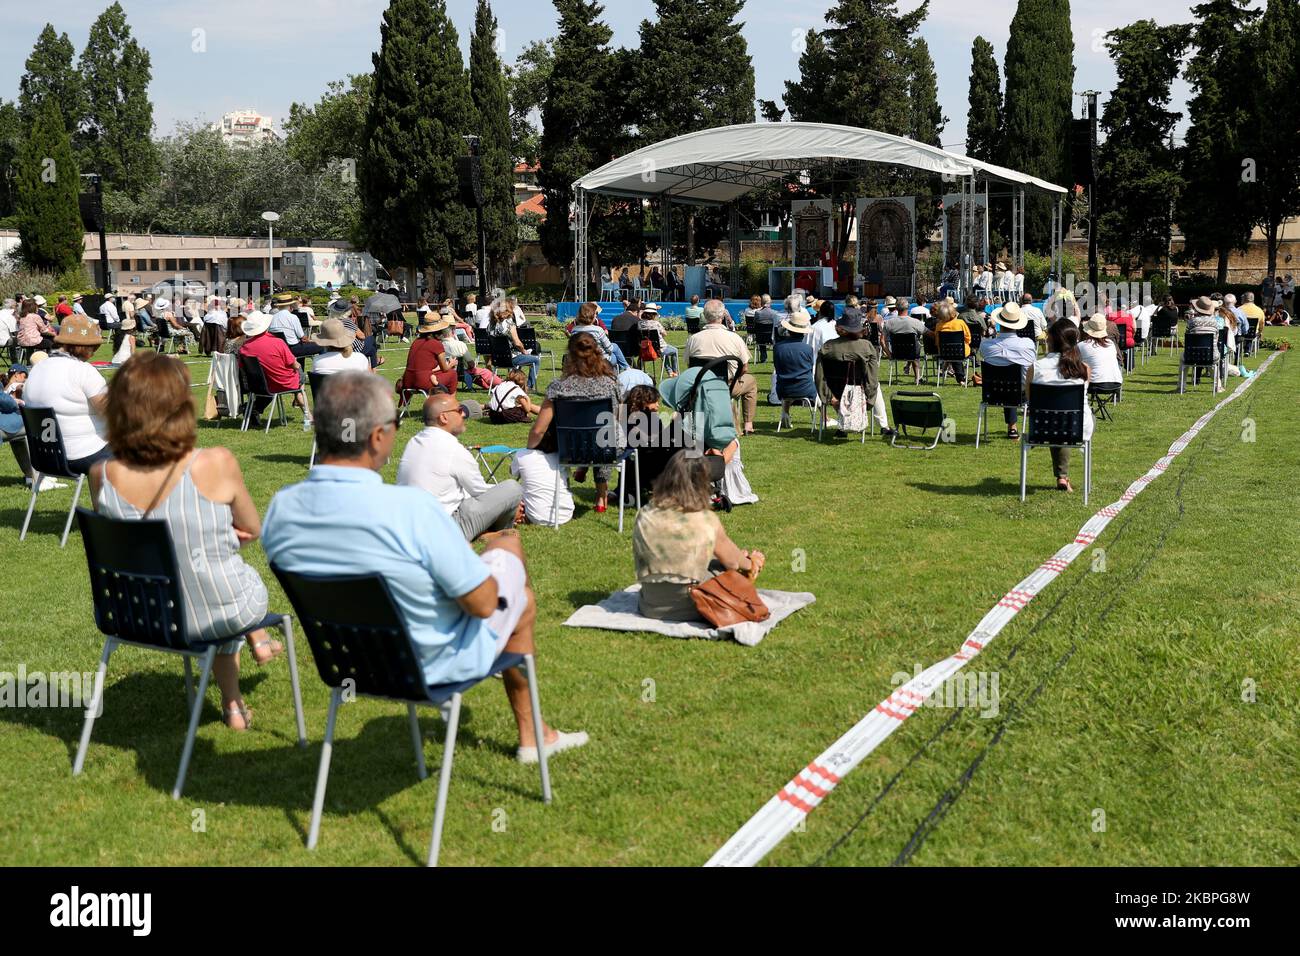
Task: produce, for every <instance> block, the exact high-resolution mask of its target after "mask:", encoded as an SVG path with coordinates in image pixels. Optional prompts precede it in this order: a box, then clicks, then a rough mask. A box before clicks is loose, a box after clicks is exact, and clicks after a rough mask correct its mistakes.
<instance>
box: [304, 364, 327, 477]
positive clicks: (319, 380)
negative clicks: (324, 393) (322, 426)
mask: <svg viewBox="0 0 1300 956" xmlns="http://www.w3.org/2000/svg"><path fill="white" fill-rule="evenodd" d="M327 378H329V376H328V375H326V374H324V373H323V372H308V373H307V384H308V385H310V386H311V401H312V404H313V405H314V404H316V402H317V400H319V398H320V390H321V388H323V387H324V385H325V380H326V379H327ZM315 467H316V432H315V429H313V430H312V436H311V458H309V459H308V461H307V470H308V471H310V470H311V469H313V468H315Z"/></svg>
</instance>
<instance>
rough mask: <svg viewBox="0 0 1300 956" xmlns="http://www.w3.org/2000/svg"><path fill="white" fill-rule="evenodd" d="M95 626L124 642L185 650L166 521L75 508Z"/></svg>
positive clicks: (180, 599)
mask: <svg viewBox="0 0 1300 956" xmlns="http://www.w3.org/2000/svg"><path fill="white" fill-rule="evenodd" d="M77 525H78V527H79V528H80V529H81V541H82V544H83V545H84V546H85V549H86V564H87V566H88V567H89V569H90V594H91V598H92V599H93V600H94V603H95V625H96V626H97V627H98V628H99V629H100V631H101V632H103V633H104V634H108V635H109V636H111V637H120V638H121V639H122V640H124V641H135V642H136V643H139V644H153V645H155V646H157V647H167V648H172V649H174V650H185V649H186V648H188V647H189V646H190V645H189V641H188V640H187V639H186V636H185V604H184V598H183V597H182V595H181V588H180V583H179V582H180V578H179V575H178V574H177V571H176V549H175V547H174V546H173V544H172V536H171V532H170V531H169V530H168V528H167V522H165V521H155V520H152V519H150V520H145V521H134V520H128V519H120V518H109V517H107V516H105V515H101V514H96V513H95V512H93V511H91V510H89V509H88V508H78V509H77Z"/></svg>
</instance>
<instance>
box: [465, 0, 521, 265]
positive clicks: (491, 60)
mask: <svg viewBox="0 0 1300 956" xmlns="http://www.w3.org/2000/svg"><path fill="white" fill-rule="evenodd" d="M497 37H498V33H497V20H496V17H494V16H493V15H492V8H491V7H490V6H489V5H488V2H487V0H479V2H478V8H477V10H476V11H475V14H474V33H473V34H472V35H471V37H470V41H469V85H470V94H471V96H472V97H473V100H474V109H475V112H476V113H477V114H478V126H477V128H476V130H475V132H477V133H478V137H479V155H480V156H482V157H483V159H482V162H483V199H484V206H483V229H484V232H485V234H486V237H487V257H488V261H487V263H484V264H483V265H484V268H487V269H488V275H489V276H499V275H500V274H501V272H502V268H503V267H504V266H505V265H506V264H507V263H508V262H509V261H510V259H511V257H512V256H513V255H514V253H515V246H516V244H517V242H518V237H519V227H518V222H517V221H516V219H515V188H514V182H515V179H514V171H515V157H514V154H513V153H512V152H511V148H510V147H511V136H510V97H509V94H508V93H507V91H506V77H505V72H504V70H503V69H502V66H501V58H500V57H499V56H498V55H497ZM489 266H490V268H489Z"/></svg>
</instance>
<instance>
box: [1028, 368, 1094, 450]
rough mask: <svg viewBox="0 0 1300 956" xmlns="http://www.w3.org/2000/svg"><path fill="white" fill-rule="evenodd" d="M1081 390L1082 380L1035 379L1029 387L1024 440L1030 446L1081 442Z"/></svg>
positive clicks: (1082, 421)
mask: <svg viewBox="0 0 1300 956" xmlns="http://www.w3.org/2000/svg"><path fill="white" fill-rule="evenodd" d="M1085 391H1086V387H1085V386H1084V384H1083V383H1082V382H1077V383H1075V382H1069V383H1066V384H1062V385H1044V384H1041V383H1037V382H1035V383H1034V386H1033V387H1032V388H1031V389H1030V390H1029V415H1028V417H1027V423H1028V428H1027V431H1026V434H1025V440H1026V441H1028V442H1029V443H1030V444H1031V445H1082V444H1083V423H1084V407H1085V405H1084V403H1085V402H1086V401H1087V397H1086V395H1085V394H1084V393H1085Z"/></svg>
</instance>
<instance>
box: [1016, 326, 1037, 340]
mask: <svg viewBox="0 0 1300 956" xmlns="http://www.w3.org/2000/svg"><path fill="white" fill-rule="evenodd" d="M1016 336H1017V337H1018V338H1022V339H1029V340H1031V341H1037V340H1038V330H1037V329H1036V328H1035V327H1034V323H1033V322H1026V323H1025V324H1024V326H1023V327H1021V328H1018V329H1016Z"/></svg>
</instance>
